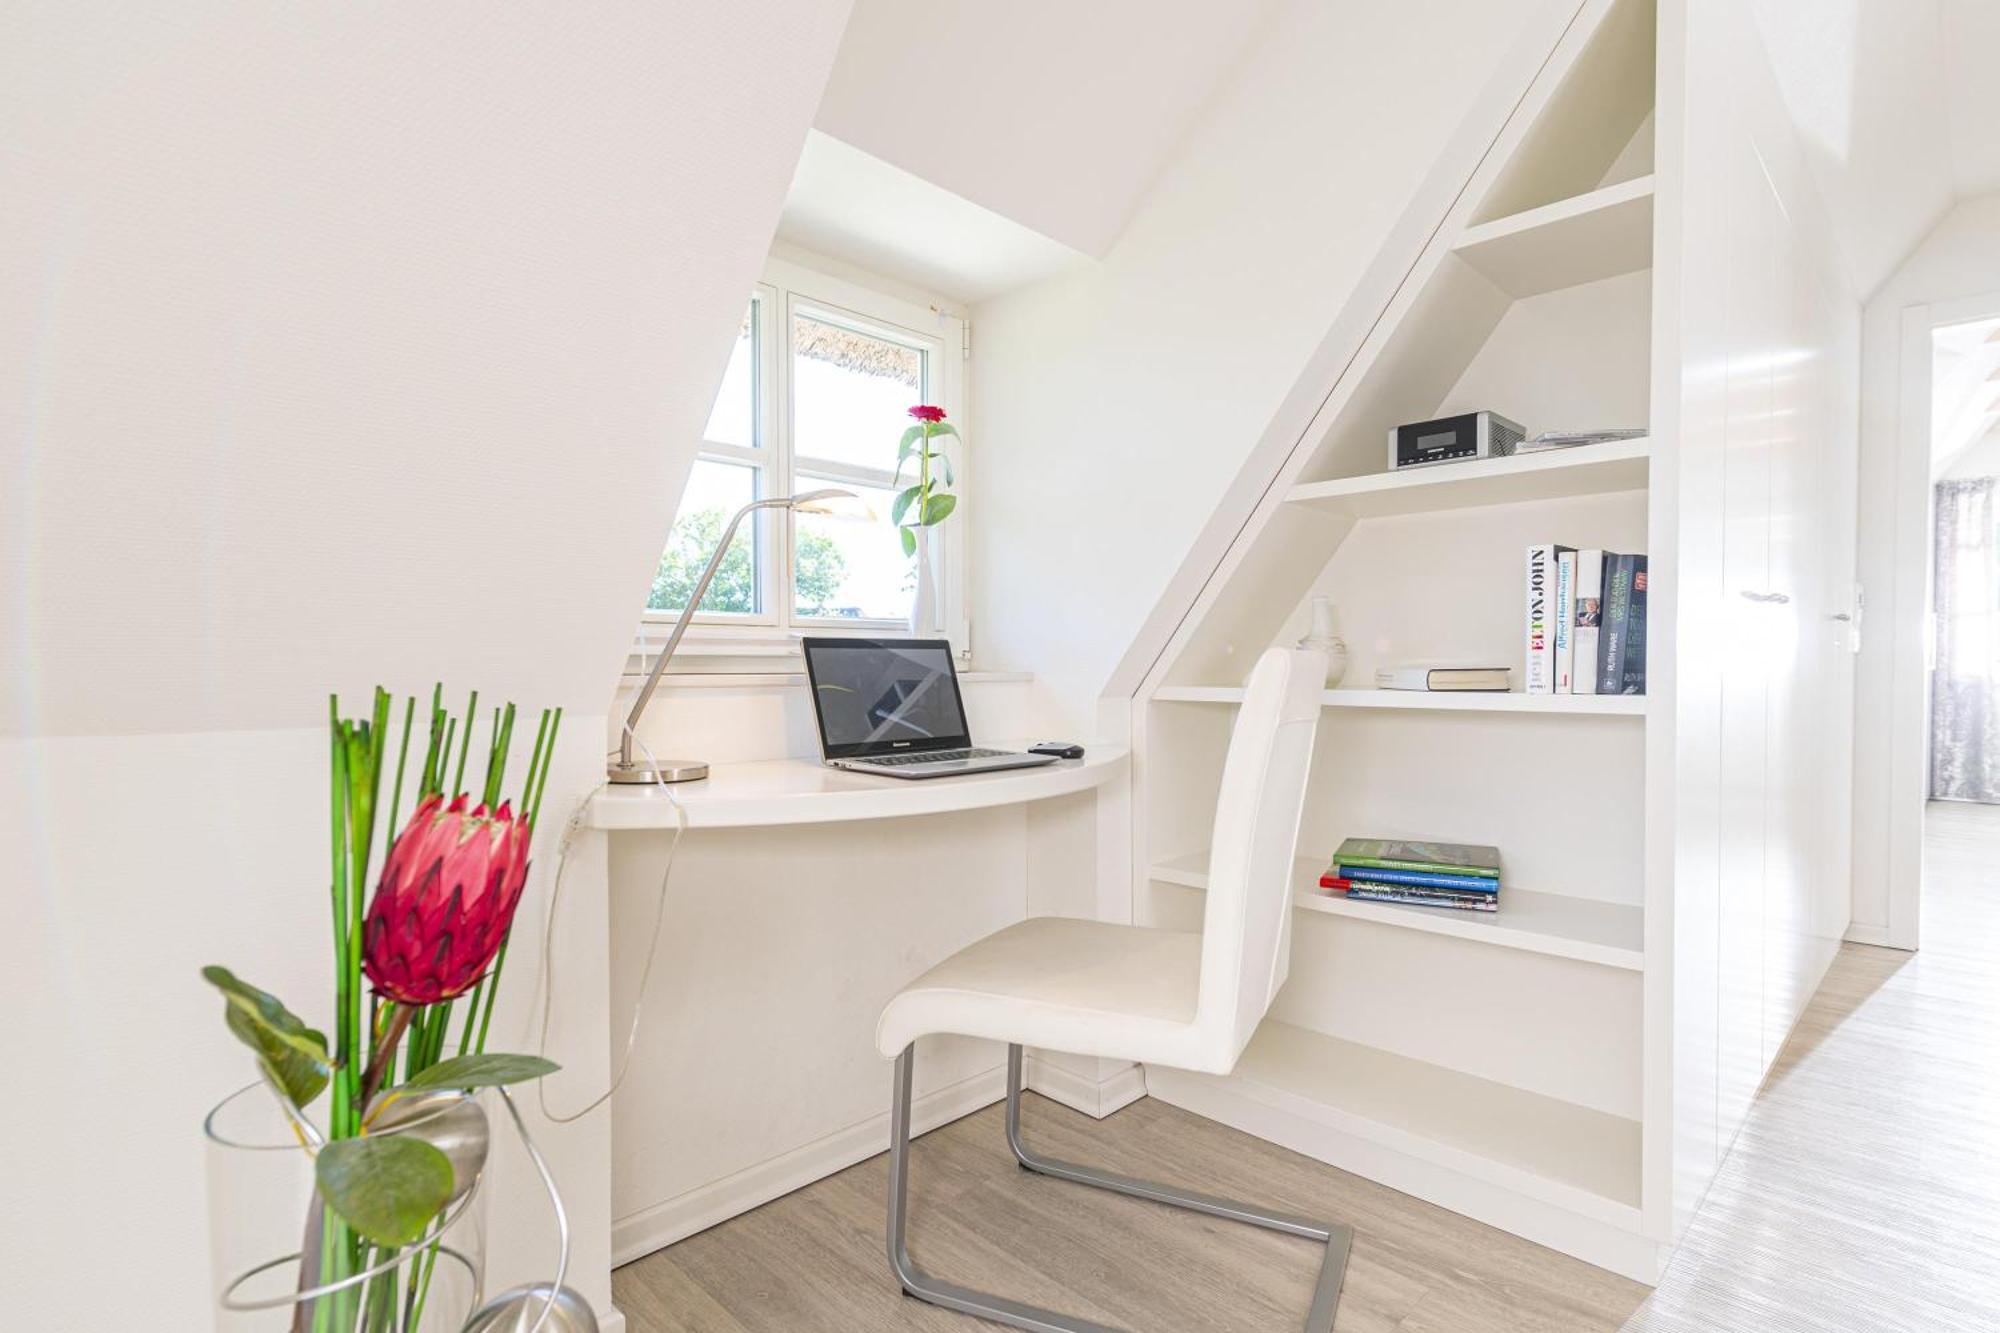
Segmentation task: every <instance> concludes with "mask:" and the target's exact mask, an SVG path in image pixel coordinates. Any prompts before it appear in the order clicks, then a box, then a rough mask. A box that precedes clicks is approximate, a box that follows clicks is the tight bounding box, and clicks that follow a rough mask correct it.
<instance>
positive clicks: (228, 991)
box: [201, 965, 333, 1107]
mask: <svg viewBox="0 0 2000 1333" xmlns="http://www.w3.org/2000/svg"><path fill="white" fill-rule="evenodd" d="M201 975H202V979H203V980H205V981H207V982H208V984H209V985H211V986H214V987H215V988H216V989H217V990H219V991H221V992H222V995H223V999H224V1000H225V1001H226V1002H227V1003H226V1004H225V1005H224V1007H223V1020H224V1022H226V1023H227V1024H228V1026H229V1030H230V1032H232V1033H234V1034H235V1036H236V1039H237V1040H238V1041H240V1042H242V1043H243V1044H244V1045H245V1046H248V1047H249V1048H250V1049H251V1050H253V1051H255V1052H256V1053H257V1058H258V1059H259V1060H260V1061H261V1062H262V1063H263V1066H264V1068H265V1070H266V1071H268V1072H269V1073H270V1075H271V1078H272V1080H273V1081H274V1082H276V1083H277V1085H278V1086H279V1087H280V1088H282V1089H284V1093H285V1095H286V1096H287V1097H290V1098H291V1099H292V1103H293V1105H295V1106H300V1107H304V1106H307V1105H309V1104H310V1103H311V1102H312V1100H313V1098H315V1097H317V1096H319V1095H320V1093H321V1092H322V1091H323V1090H324V1089H325V1088H326V1082H327V1077H328V1074H329V1072H330V1070H331V1067H332V1063H333V1062H332V1061H331V1060H330V1059H329V1058H328V1056H327V1053H326V1035H325V1034H324V1033H321V1032H317V1031H315V1030H314V1029H312V1028H309V1027H307V1026H306V1025H305V1022H304V1021H303V1020H302V1019H300V1018H299V1016H298V1015H297V1014H295V1013H293V1012H292V1011H291V1010H289V1009H287V1008H285V1006H284V1004H283V1003H281V1002H280V1001H279V999H278V997H277V996H275V995H272V994H271V993H270V992H268V991H261V990H258V989H257V988H256V987H255V986H252V985H251V984H250V983H248V982H246V981H241V980H239V979H238V978H237V977H236V975H235V974H234V973H233V972H231V971H230V970H229V969H228V968H226V967H216V966H213V965H211V966H208V967H204V968H203V969H202V970H201Z"/></svg>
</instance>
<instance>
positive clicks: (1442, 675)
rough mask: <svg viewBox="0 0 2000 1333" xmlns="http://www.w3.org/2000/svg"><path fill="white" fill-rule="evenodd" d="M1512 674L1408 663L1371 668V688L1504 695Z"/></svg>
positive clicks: (1495, 669) (1507, 670) (1505, 669)
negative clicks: (1482, 691)
mask: <svg viewBox="0 0 2000 1333" xmlns="http://www.w3.org/2000/svg"><path fill="white" fill-rule="evenodd" d="M1512 676H1513V671H1512V670H1511V669H1510V668H1508V667H1451V666H1425V665H1423V664H1422V663H1411V664H1407V665H1404V666H1386V667H1377V668H1375V688H1376V689H1378V690H1426V691H1440V692H1442V691H1454V690H1498V691H1500V692H1501V693H1503V694H1504V693H1505V692H1506V691H1507V689H1508V688H1509V686H1510V685H1511V684H1512V683H1513V682H1512Z"/></svg>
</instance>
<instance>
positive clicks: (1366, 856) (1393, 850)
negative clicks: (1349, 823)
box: [1333, 838, 1500, 879]
mask: <svg viewBox="0 0 2000 1333" xmlns="http://www.w3.org/2000/svg"><path fill="white" fill-rule="evenodd" d="M1333 859H1334V862H1335V864H1337V865H1347V866H1380V867H1382V868H1383V869H1384V870H1423V871H1428V872H1429V873H1431V874H1433V875H1480V876H1483V877H1485V878H1487V879H1498V878H1500V849H1499V848H1498V847H1482V846H1480V845H1478V844H1476V843H1469V842H1406V841H1404V840H1403V839H1400V838H1349V839H1348V840H1347V841H1346V842H1343V843H1341V844H1340V850H1339V851H1337V852H1335V853H1334V854H1333Z"/></svg>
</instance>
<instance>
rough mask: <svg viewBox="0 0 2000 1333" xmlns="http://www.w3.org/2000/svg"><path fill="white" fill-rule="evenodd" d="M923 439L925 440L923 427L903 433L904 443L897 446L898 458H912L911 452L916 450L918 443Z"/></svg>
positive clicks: (918, 426) (915, 427) (914, 427)
mask: <svg viewBox="0 0 2000 1333" xmlns="http://www.w3.org/2000/svg"><path fill="white" fill-rule="evenodd" d="M923 438H924V428H923V427H922V426H921V425H916V426H912V427H910V428H909V429H908V430H906V431H904V432H903V442H902V443H901V444H899V445H897V446H896V456H897V457H898V458H908V457H909V456H910V450H912V449H914V448H915V447H916V445H917V441H918V440H921V439H923Z"/></svg>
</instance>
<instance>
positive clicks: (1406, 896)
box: [1320, 879, 1500, 912]
mask: <svg viewBox="0 0 2000 1333" xmlns="http://www.w3.org/2000/svg"><path fill="white" fill-rule="evenodd" d="M1320 883H1321V885H1322V886H1324V887H1325V888H1328V889H1331V890H1333V891H1334V892H1335V893H1338V894H1339V895H1340V896H1341V897H1343V898H1355V899H1359V900H1360V901H1362V902H1370V903H1403V904H1405V905H1407V906H1410V907H1448V908H1451V909H1453V910H1455V911H1460V912H1497V911H1499V910H1500V901H1499V899H1498V898H1495V897H1493V896H1491V895H1473V894H1448V893H1439V892H1437V891H1435V890H1430V889H1411V888H1398V887H1396V886H1395V885H1393V884H1381V885H1377V884H1368V883H1363V882H1361V881H1359V880H1345V879H1334V880H1321V881H1320Z"/></svg>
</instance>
